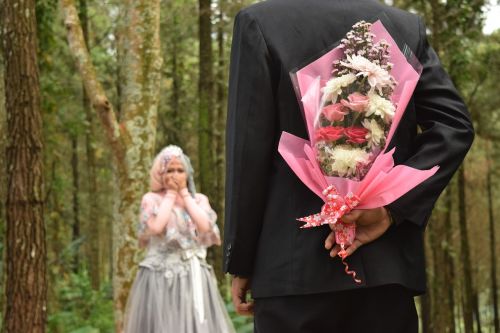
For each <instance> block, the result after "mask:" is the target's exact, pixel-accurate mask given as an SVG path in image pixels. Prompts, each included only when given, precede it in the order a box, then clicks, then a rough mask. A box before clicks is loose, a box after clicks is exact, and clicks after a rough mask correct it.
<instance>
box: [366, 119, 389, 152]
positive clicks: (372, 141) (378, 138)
mask: <svg viewBox="0 0 500 333" xmlns="http://www.w3.org/2000/svg"><path fill="white" fill-rule="evenodd" d="M362 124H363V126H364V128H366V129H367V130H368V131H369V132H368V134H366V139H367V140H368V145H369V146H370V147H372V146H380V143H381V142H382V140H383V139H384V138H385V133H384V129H383V128H382V127H381V126H380V125H379V124H378V122H377V121H376V120H375V119H364V120H363V122H362Z"/></svg>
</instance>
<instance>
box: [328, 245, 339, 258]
mask: <svg viewBox="0 0 500 333" xmlns="http://www.w3.org/2000/svg"><path fill="white" fill-rule="evenodd" d="M340 250H341V248H340V245H339V244H336V245H335V247H334V248H333V249H332V250H331V251H330V257H332V258H335V256H336V255H337V254H339V252H340Z"/></svg>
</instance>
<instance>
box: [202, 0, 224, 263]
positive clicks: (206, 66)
mask: <svg viewBox="0 0 500 333" xmlns="http://www.w3.org/2000/svg"><path fill="white" fill-rule="evenodd" d="M211 5H212V1H211V0H199V2H198V6H199V8H198V9H199V24H198V28H199V30H198V37H199V79H198V98H199V109H198V140H199V141H198V163H199V168H198V175H199V177H198V179H199V180H200V182H199V184H200V192H202V193H204V194H206V195H207V196H208V198H209V200H210V202H211V203H212V204H213V202H214V199H215V198H216V193H215V186H214V185H215V184H214V179H215V172H214V168H215V164H214V148H215V145H214V138H213V124H214V121H213V120H214V99H213V90H214V89H213V63H212V61H213V60H212V36H211V34H212V21H211V19H212V10H211ZM217 213H219V212H217ZM217 256H218V254H217V253H216V250H215V249H214V248H210V249H209V251H208V260H209V262H210V263H215V262H216V257H217Z"/></svg>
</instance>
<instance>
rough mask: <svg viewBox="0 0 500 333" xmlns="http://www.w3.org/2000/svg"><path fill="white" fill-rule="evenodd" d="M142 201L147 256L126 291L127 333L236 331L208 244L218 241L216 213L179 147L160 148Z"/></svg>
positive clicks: (142, 235) (141, 238) (142, 237)
mask: <svg viewBox="0 0 500 333" xmlns="http://www.w3.org/2000/svg"><path fill="white" fill-rule="evenodd" d="M150 176H151V184H150V187H151V192H148V193H146V194H145V195H144V196H143V198H142V203H141V218H140V225H139V230H138V233H139V244H140V245H141V247H146V248H147V252H146V257H145V258H144V260H143V261H141V263H140V264H139V271H138V272H137V276H136V278H135V281H134V284H133V286H132V289H131V291H130V294H129V298H128V303H127V308H126V313H125V321H124V322H125V327H124V329H125V330H124V331H125V333H165V332H169V333H170V332H175V333H177V332H179V333H184V332H193V333H197V332H206V333H212V332H214V333H215V332H217V333H219V332H221V333H224V332H234V328H233V326H232V324H231V321H230V319H229V316H228V314H227V312H226V310H225V307H224V303H223V301H222V299H221V297H220V294H219V291H218V289H217V282H216V279H215V275H214V273H213V269H212V267H211V266H210V265H208V264H207V263H206V261H205V258H206V253H207V251H206V249H207V247H209V246H212V245H214V244H216V245H220V235H219V229H218V228H217V224H216V223H215V221H216V219H217V216H216V214H215V212H214V211H213V210H212V208H211V207H210V204H209V202H208V198H207V197H206V196H205V195H203V194H201V193H196V189H195V184H194V180H193V168H192V166H191V163H190V160H189V158H188V157H187V156H186V155H184V153H183V152H182V150H181V148H179V147H177V146H173V145H170V146H168V147H166V148H164V149H163V150H162V151H161V152H160V153H159V154H158V156H157V157H156V158H155V160H154V162H153V167H152V168H151V172H150Z"/></svg>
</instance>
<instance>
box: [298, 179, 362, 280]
mask: <svg viewBox="0 0 500 333" xmlns="http://www.w3.org/2000/svg"><path fill="white" fill-rule="evenodd" d="M323 195H324V196H325V197H326V201H325V204H324V205H323V207H321V212H320V213H317V214H313V215H309V216H306V217H301V218H298V219H297V220H298V221H301V222H306V224H304V225H303V226H301V228H313V227H319V226H322V225H324V224H332V225H333V228H332V229H333V231H334V232H335V242H336V243H337V244H339V245H340V247H341V249H342V250H341V251H340V252H339V253H338V255H339V256H340V257H341V258H342V263H343V264H344V265H345V272H346V273H347V274H349V275H352V277H353V279H354V281H355V282H356V283H361V280H359V279H357V278H356V272H355V271H350V270H349V266H348V265H347V263H346V262H345V261H344V259H345V250H346V248H347V247H348V246H349V245H351V244H352V242H353V241H354V238H355V236H356V224H355V223H344V222H342V220H341V218H342V216H344V215H345V214H347V213H349V212H350V211H351V210H353V209H354V208H355V207H356V206H357V205H358V204H359V197H358V196H356V195H354V194H352V193H349V194H347V195H346V196H341V195H339V193H338V191H337V189H336V188H335V186H333V185H330V186H328V187H327V188H326V189H324V190H323Z"/></svg>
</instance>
